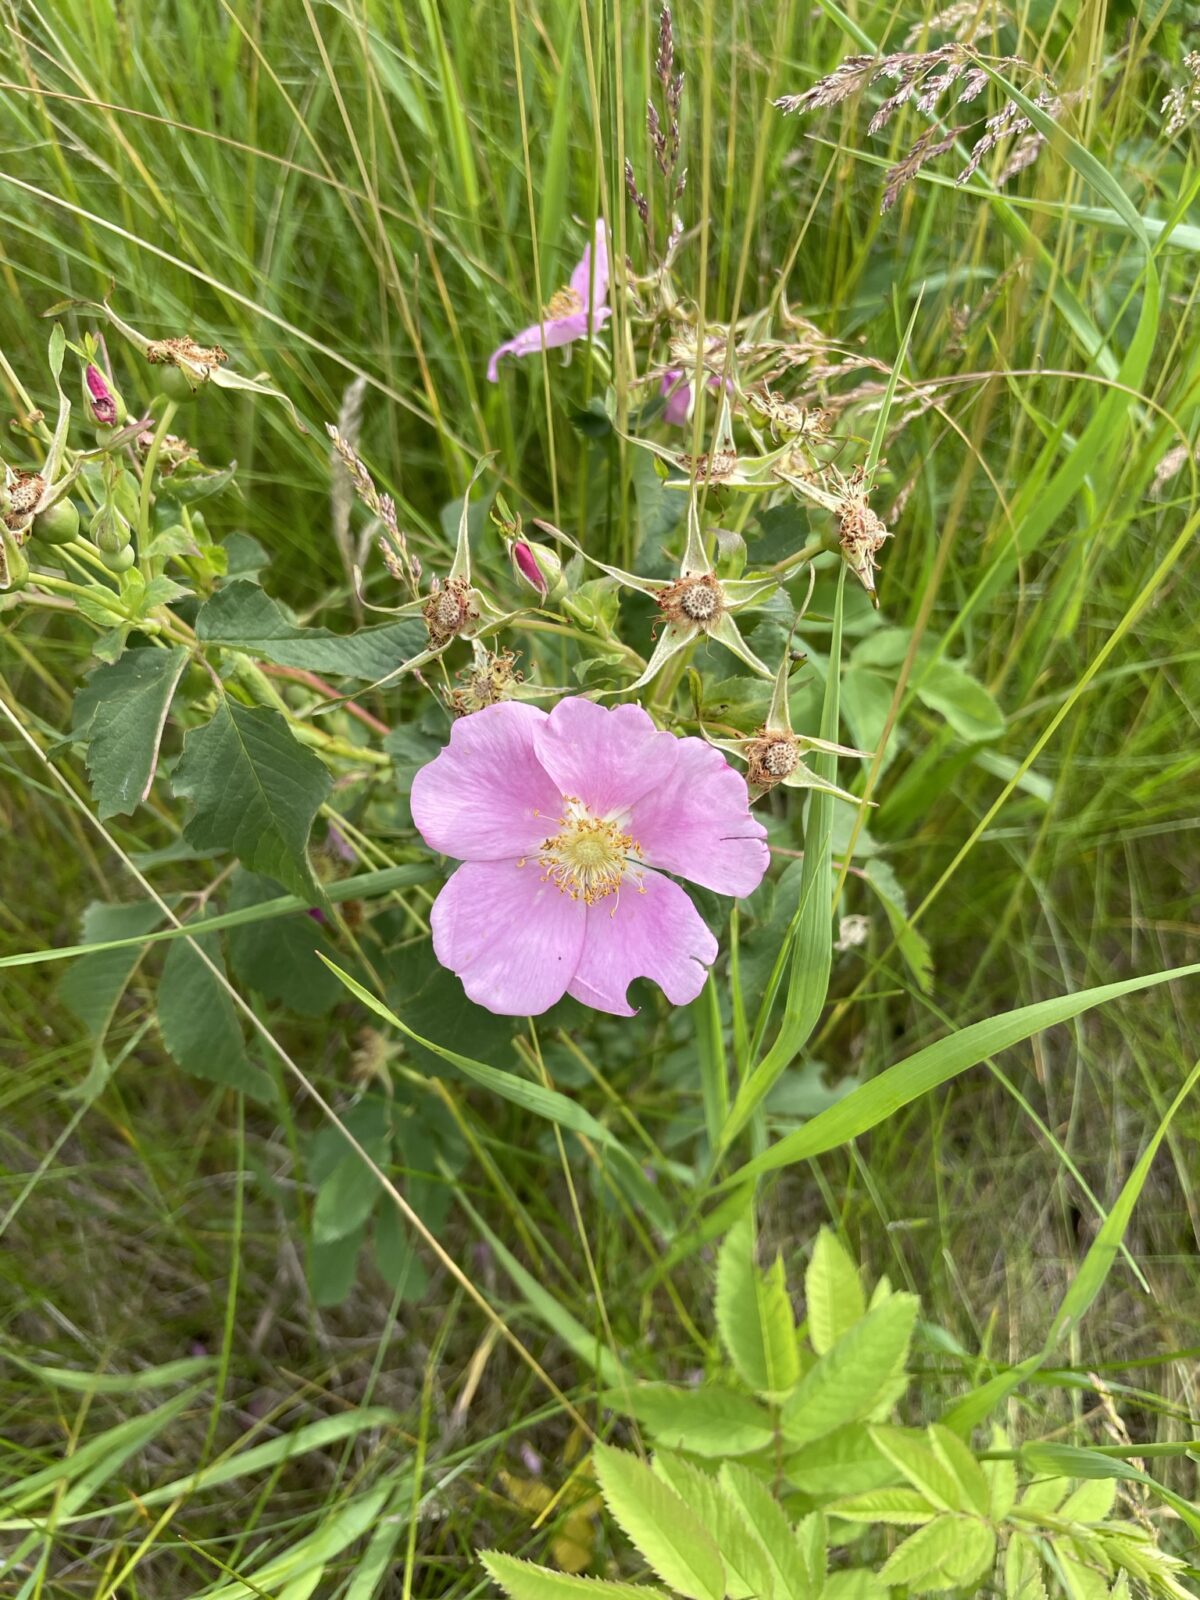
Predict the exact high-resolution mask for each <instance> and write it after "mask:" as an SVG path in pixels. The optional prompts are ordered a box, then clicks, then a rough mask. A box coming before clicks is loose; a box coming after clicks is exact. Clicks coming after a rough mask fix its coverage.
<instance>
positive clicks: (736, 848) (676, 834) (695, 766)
mask: <svg viewBox="0 0 1200 1600" xmlns="http://www.w3.org/2000/svg"><path fill="white" fill-rule="evenodd" d="M551 720H553V719H551ZM548 731H549V730H548V729H547V728H546V727H545V726H543V727H542V728H541V729H540V730H539V732H538V735H537V737H538V739H539V740H540V739H542V738H544V737H545V735H546V733H547V732H548ZM675 743H676V749H675V763H674V765H673V767H672V768H671V770H670V771H669V772H668V773H667V774H666V776H665V777H664V778H663V779H662V781H661V782H660V783H658V785H657V786H656V787H655V788H653V789H651V790H650V791H649V792H648V793H646V794H644V795H643V796H642V798H641V799H639V800H638V802H637V803H636V805H635V806H634V807H633V814H632V816H631V818H630V821H629V825H628V827H629V832H630V834H632V836H633V838H634V839H635V840H636V841H637V843H638V844H639V845H640V846H641V850H642V855H643V857H644V858H645V860H646V862H647V863H648V864H649V865H650V866H652V867H661V868H662V869H663V870H664V871H666V872H675V873H678V875H679V876H680V877H681V878H689V879H690V880H691V881H692V882H693V883H699V884H702V885H703V886H704V888H706V889H715V890H716V891H717V893H718V894H732V895H746V894H750V893H751V891H752V890H754V889H757V887H758V885H759V884H760V883H761V881H762V877H763V874H764V873H765V872H766V870H767V866H768V863H769V862H770V855H769V853H768V851H767V847H766V845H765V843H764V842H763V841H764V839H765V838H766V832H767V830H766V829H765V828H764V827H763V825H762V823H761V822H759V821H758V819H757V818H756V817H752V816H751V815H750V795H749V792H748V790H747V788H746V781H745V779H744V778H743V777H742V776H741V774H740V773H739V772H735V771H734V769H733V768H732V767H731V766H730V765H729V763H728V762H727V761H726V759H725V757H724V756H723V755H722V754H721V752H720V751H719V750H714V749H713V747H712V745H709V744H705V742H704V740H703V739H678V740H676V742H675Z"/></svg>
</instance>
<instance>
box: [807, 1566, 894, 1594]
mask: <svg viewBox="0 0 1200 1600" xmlns="http://www.w3.org/2000/svg"><path fill="white" fill-rule="evenodd" d="M886 1594H887V1587H886V1585H884V1584H882V1583H881V1582H880V1581H879V1579H878V1578H877V1577H876V1575H875V1574H874V1573H873V1572H870V1571H868V1569H867V1568H866V1567H844V1568H842V1569H841V1570H840V1571H838V1572H831V1573H830V1574H829V1575H828V1577H827V1578H826V1579H825V1587H824V1588H823V1589H822V1590H821V1600H884V1597H885V1596H886Z"/></svg>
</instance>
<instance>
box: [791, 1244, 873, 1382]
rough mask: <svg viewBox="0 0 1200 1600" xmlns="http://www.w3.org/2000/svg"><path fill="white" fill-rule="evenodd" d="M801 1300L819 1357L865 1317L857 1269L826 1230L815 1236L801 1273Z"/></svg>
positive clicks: (814, 1347) (865, 1308)
mask: <svg viewBox="0 0 1200 1600" xmlns="http://www.w3.org/2000/svg"><path fill="white" fill-rule="evenodd" d="M804 1298H805V1310H806V1312H807V1314H808V1337H809V1341H810V1343H811V1344H812V1347H813V1349H814V1350H815V1351H816V1352H817V1354H818V1355H819V1356H823V1355H824V1354H825V1352H826V1351H827V1350H831V1349H832V1348H833V1346H834V1345H835V1344H836V1343H837V1342H838V1340H839V1339H840V1338H841V1337H842V1335H843V1334H844V1333H847V1332H848V1331H849V1330H850V1329H851V1328H852V1327H853V1326H854V1324H855V1323H856V1322H857V1321H858V1320H859V1318H860V1317H863V1316H865V1315H866V1310H867V1305H866V1300H865V1298H864V1296H863V1290H862V1280H861V1278H860V1277H859V1272H858V1267H857V1266H856V1264H855V1263H854V1262H853V1261H852V1260H851V1259H850V1256H849V1254H848V1253H847V1251H846V1249H845V1247H844V1246H843V1245H842V1243H841V1242H840V1240H839V1239H838V1238H837V1236H836V1235H835V1234H834V1233H832V1232H830V1230H829V1229H828V1228H822V1229H821V1231H820V1232H819V1233H818V1234H817V1242H816V1244H815V1245H814V1246H813V1253H812V1259H811V1260H810V1261H809V1264H808V1270H807V1272H805V1274H804Z"/></svg>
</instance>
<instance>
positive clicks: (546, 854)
mask: <svg viewBox="0 0 1200 1600" xmlns="http://www.w3.org/2000/svg"><path fill="white" fill-rule="evenodd" d="M558 821H559V832H558V833H556V834H554V835H553V837H551V838H549V839H543V840H542V843H541V847H540V849H539V851H538V861H539V863H540V864H541V867H542V881H543V882H550V883H552V884H553V885H554V887H555V888H556V889H558V890H559V891H560V893H562V894H569V895H570V896H571V899H572V900H584V901H586V902H587V904H588V905H589V906H590V905H595V903H596V902H597V901H598V900H604V899H607V897H608V896H609V895H610V894H616V892H617V890H618V889H619V888H620V887H621V880H622V878H623V877H624V876H625V870H626V868H627V867H631V866H632V867H636V865H637V862H636V860H635V859H633V858H635V857H640V856H641V853H642V852H641V847H640V846H639V845H637V844H636V843H635V842H634V840H633V838H632V836H631V835H630V834H628V833H625V832H624V830H623V829H622V826H621V823H620V822H617V821H613V820H612V819H611V818H608V817H597V816H595V815H594V814H593V813H592V812H591V811H589V810H588V808H587V807H586V806H585V805H584V804H583V802H582V801H580V800H576V799H575V798H574V797H573V796H571V795H565V796H564V797H563V814H562V816H561V817H560V818H559V819H558Z"/></svg>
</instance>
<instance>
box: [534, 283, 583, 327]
mask: <svg viewBox="0 0 1200 1600" xmlns="http://www.w3.org/2000/svg"><path fill="white" fill-rule="evenodd" d="M582 310H583V299H582V297H581V296H580V295H578V294H577V293H576V292H575V290H574V289H556V290H555V291H554V293H553V294H552V295H551V296H550V300H549V303H548V305H547V306H546V309H545V311H544V312H543V316H544V317H545V319H546V321H547V322H557V321H558V319H559V318H560V317H574V316H577V315H578V313H579V312H581V311H582Z"/></svg>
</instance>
